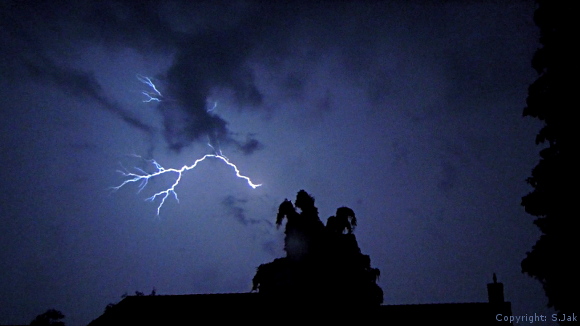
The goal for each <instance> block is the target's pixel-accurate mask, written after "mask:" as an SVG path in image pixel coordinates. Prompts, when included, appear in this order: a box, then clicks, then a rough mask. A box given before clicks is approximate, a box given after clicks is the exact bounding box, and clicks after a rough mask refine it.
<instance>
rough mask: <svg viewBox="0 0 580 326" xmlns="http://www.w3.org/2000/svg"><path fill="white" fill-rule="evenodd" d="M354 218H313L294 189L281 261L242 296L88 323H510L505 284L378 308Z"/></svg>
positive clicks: (148, 304)
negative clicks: (480, 293) (476, 296)
mask: <svg viewBox="0 0 580 326" xmlns="http://www.w3.org/2000/svg"><path fill="white" fill-rule="evenodd" d="M357 222H358V221H357V218H356V216H355V212H354V211H353V210H352V209H350V208H348V207H340V208H338V209H337V210H336V214H335V215H334V216H331V217H329V218H328V219H327V222H326V225H324V224H323V223H322V221H321V220H320V218H319V216H318V209H317V208H316V206H315V200H314V197H312V196H311V195H310V194H308V193H307V192H306V191H304V190H300V191H299V192H298V194H297V196H296V199H295V201H294V203H292V202H291V201H290V200H287V199H286V200H284V201H283V202H282V203H281V204H280V206H279V209H278V214H277V217H276V225H277V226H278V227H281V226H283V225H284V228H285V238H284V250H285V252H286V256H285V257H281V258H277V259H274V260H273V261H272V262H269V263H265V264H262V265H260V266H259V267H258V268H257V271H256V274H255V276H254V278H253V287H252V290H251V292H248V293H221V294H191V295H156V294H155V293H152V294H151V295H143V294H141V293H139V294H140V295H139V294H137V293H136V295H134V296H126V297H124V298H123V300H121V301H120V302H119V303H117V304H111V305H108V306H107V309H106V310H105V313H104V314H103V315H101V316H100V317H98V318H97V319H95V320H93V321H92V322H91V323H90V324H89V325H91V326H94V325H125V324H149V325H156V324H157V325H168V324H185V323H187V324H193V323H196V322H197V323H199V322H204V323H205V322H208V321H211V322H216V321H217V322H220V321H221V322H245V321H246V322H252V323H254V324H266V323H268V324H270V323H272V322H276V321H283V322H288V321H296V322H304V321H308V320H311V321H316V320H320V321H326V322H356V323H357V324H360V323H366V322H373V323H376V322H381V323H385V324H389V323H390V324H393V325H421V324H432V323H433V322H434V321H435V322H436V321H442V322H444V323H445V324H446V325H466V324H468V325H481V326H484V325H486V326H487V325H499V324H510V323H509V322H505V321H504V320H503V319H502V320H498V318H497V316H501V317H502V318H503V317H505V316H511V303H510V302H506V301H505V300H504V295H503V284H502V283H498V282H497V278H496V276H495V274H494V275H493V283H490V284H488V287H487V289H488V298H489V302H472V303H446V304H414V305H382V303H383V291H382V289H381V288H380V287H379V286H378V284H377V281H378V278H379V276H380V272H379V270H378V269H377V268H373V267H372V266H371V258H370V257H369V256H368V255H365V254H363V253H362V252H361V250H360V248H359V246H358V243H357V240H356V237H355V235H354V230H355V228H356V226H357Z"/></svg>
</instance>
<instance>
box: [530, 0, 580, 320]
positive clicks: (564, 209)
mask: <svg viewBox="0 0 580 326" xmlns="http://www.w3.org/2000/svg"><path fill="white" fill-rule="evenodd" d="M537 2H538V7H537V9H536V12H535V14H534V21H535V23H536V25H537V26H538V27H539V29H540V43H541V44H542V45H543V47H542V48H540V49H538V50H537V51H536V53H535V55H534V57H533V59H532V67H533V68H534V69H535V70H536V71H537V72H538V74H539V77H538V79H537V80H536V81H535V82H534V83H533V84H532V85H530V87H529V90H528V98H527V107H526V108H525V109H524V112H523V115H524V116H531V117H535V118H538V119H540V120H542V121H544V122H545V124H544V126H543V128H542V129H541V130H540V132H539V133H538V135H537V137H536V144H540V143H546V142H547V144H548V146H547V147H546V148H544V149H542V150H541V151H540V157H541V159H540V162H539V163H538V165H537V166H536V167H535V168H534V169H533V170H532V176H531V177H529V178H528V179H527V182H528V183H529V184H530V185H531V186H532V187H533V188H534V190H533V191H532V192H531V193H529V194H528V195H526V196H524V197H522V205H523V206H524V207H525V210H526V212H528V213H529V214H531V215H534V216H537V217H538V218H537V219H536V220H535V221H534V224H536V225H537V226H538V227H539V229H540V230H541V231H542V233H543V234H542V235H541V237H540V239H539V240H538V241H537V243H536V244H535V245H534V246H533V249H532V251H530V252H528V253H527V256H526V258H525V259H524V260H523V261H522V264H521V266H522V272H524V273H527V274H529V275H530V276H533V277H535V278H536V279H538V280H539V281H540V282H541V283H542V285H543V288H544V291H545V293H546V296H547V297H548V306H549V307H554V308H555V309H556V310H557V311H558V312H560V313H566V314H572V313H574V312H576V313H577V312H578V310H577V309H578V307H580V302H579V299H578V298H579V296H578V293H580V287H579V286H578V277H580V269H579V268H578V264H577V260H578V248H580V241H579V238H578V231H579V220H578V215H577V214H578V213H577V212H578V208H577V206H576V205H577V204H576V202H575V199H576V198H575V197H576V196H574V194H576V190H575V189H577V186H578V167H579V165H578V158H577V155H576V154H577V153H576V152H578V149H579V147H578V146H579V144H578V136H577V135H576V129H575V127H576V126H575V124H576V122H575V120H574V118H573V112H574V111H573V110H572V109H573V107H575V105H576V104H574V103H576V100H577V98H576V94H577V93H576V92H577V91H578V82H577V79H578V76H579V73H580V69H579V60H580V52H579V50H578V47H576V44H575V43H578V28H577V19H578V18H577V16H573V14H572V13H574V11H573V10H572V8H570V7H569V5H567V4H568V2H566V1H560V0H557V1H555V0H539V1H537ZM576 128H577V127H576ZM568 324H570V323H568Z"/></svg>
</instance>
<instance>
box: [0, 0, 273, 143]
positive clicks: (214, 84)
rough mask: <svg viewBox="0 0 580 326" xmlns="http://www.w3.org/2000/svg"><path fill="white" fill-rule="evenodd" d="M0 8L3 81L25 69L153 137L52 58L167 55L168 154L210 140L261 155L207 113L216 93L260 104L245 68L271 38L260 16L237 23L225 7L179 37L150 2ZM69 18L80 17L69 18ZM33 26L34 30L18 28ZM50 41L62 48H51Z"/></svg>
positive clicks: (91, 81)
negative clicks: (85, 53) (66, 54)
mask: <svg viewBox="0 0 580 326" xmlns="http://www.w3.org/2000/svg"><path fill="white" fill-rule="evenodd" d="M196 6H198V5H196V4H185V3H182V4H180V7H182V8H184V9H183V10H184V11H186V12H195V8H196ZM4 7H6V10H10V11H11V12H10V15H6V14H4V15H2V20H3V23H2V25H1V27H2V34H3V36H4V34H7V35H6V36H7V38H3V41H2V43H0V44H1V45H2V51H1V53H2V54H4V57H6V58H8V59H7V60H9V62H10V63H9V64H4V65H3V66H2V69H3V70H6V71H7V73H8V72H12V75H17V73H14V71H15V70H17V69H18V67H24V70H25V71H27V72H29V73H31V74H32V75H34V76H35V77H40V78H44V79H45V80H50V81H51V82H53V83H54V84H56V85H58V86H59V87H61V88H62V89H63V90H65V91H67V92H70V93H72V94H74V95H77V96H85V97H88V98H91V99H93V100H95V101H97V102H98V103H99V104H101V106H102V107H104V108H105V109H107V110H108V111H110V112H112V113H114V114H116V115H117V116H119V117H120V118H121V119H122V120H123V121H125V122H126V123H128V124H129V125H131V126H132V127H135V128H137V129H139V130H142V131H145V132H147V133H148V134H150V133H152V132H153V130H152V129H153V128H152V127H151V126H149V125H147V124H145V123H144V122H142V121H141V120H139V119H138V118H137V117H136V116H133V115H131V114H130V113H129V112H128V111H126V110H124V109H122V108H121V107H120V106H119V105H118V104H117V103H115V102H113V101H111V100H110V99H108V98H107V96H106V94H104V92H103V89H102V88H101V86H100V85H99V84H98V82H97V80H96V78H95V77H94V76H93V75H92V74H91V72H88V71H83V70H80V69H75V68H73V67H69V66H68V65H67V64H66V63H57V62H56V61H55V60H53V59H52V57H51V54H54V53H59V52H62V51H67V50H70V49H74V48H75V47H77V48H78V47H79V46H83V45H84V44H87V42H88V43H92V44H95V43H98V44H101V45H104V46H106V47H109V48H113V49H122V48H127V47H129V48H134V49H137V50H138V51H140V52H142V53H146V54H150V53H152V52H153V53H160V52H162V53H167V54H169V53H172V56H173V58H174V60H173V63H172V65H171V66H170V67H169V69H168V70H167V72H166V73H165V74H164V76H162V79H163V80H164V82H165V86H166V87H165V90H164V95H166V94H167V95H166V96H165V97H166V98H167V99H170V101H164V102H162V103H161V104H160V105H159V113H160V114H161V116H162V118H163V128H164V130H163V135H164V137H165V140H166V142H167V145H168V147H169V148H170V149H172V150H175V151H180V150H181V149H182V148H184V147H187V146H189V145H190V144H192V143H193V142H204V143H206V142H208V140H209V142H210V143H211V144H212V145H213V146H214V147H216V146H220V145H227V144H233V145H235V147H237V148H238V149H239V150H241V151H242V152H243V153H244V154H251V153H252V152H254V151H255V150H258V149H260V148H261V145H260V143H259V142H258V140H256V139H253V138H252V139H249V140H247V141H245V142H244V141H240V140H237V139H235V137H234V135H233V134H232V133H231V132H230V130H229V128H228V123H227V122H226V121H225V120H224V119H223V118H222V117H221V116H220V115H218V114H216V113H212V112H209V110H208V108H207V103H208V100H210V96H211V94H212V92H216V91H226V92H228V93H229V94H231V97H232V98H231V100H233V102H234V103H235V104H236V105H238V106H239V107H240V108H245V107H253V108H255V107H259V106H260V105H261V104H262V100H263V95H262V94H261V92H260V91H259V89H258V87H257V86H256V84H255V76H254V73H253V71H252V69H251V68H250V67H249V65H248V59H249V58H250V56H251V55H252V54H254V53H256V49H258V48H259V47H260V43H261V42H264V41H265V39H264V38H263V37H262V36H263V35H264V32H265V31H267V30H268V27H267V26H266V25H267V24H268V21H267V19H262V18H260V17H261V16H260V15H259V12H253V13H250V14H248V15H246V16H244V15H242V17H243V18H242V19H234V18H233V17H234V16H233V15H234V13H233V12H231V11H232V9H231V8H228V7H231V6H226V5H225V4H223V5H222V7H223V8H222V9H223V12H221V13H220V12H219V11H216V12H214V14H213V15H211V16H212V17H213V18H216V21H206V23H207V25H200V26H196V27H197V28H193V29H183V28H181V27H182V25H180V23H179V19H173V17H170V16H169V15H168V14H164V13H166V12H167V8H168V7H171V5H170V4H168V5H167V6H164V5H163V4H162V3H154V2H146V3H133V2H116V1H103V2H98V3H93V2H79V3H76V4H70V3H68V4H64V5H63V6H55V7H50V8H49V7H47V5H42V4H34V3H28V4H21V3H18V2H8V3H5V4H4ZM219 7H220V6H219V5H218V6H217V7H216V8H219ZM234 7H235V6H234ZM228 11H229V12H230V13H229V14H228ZM4 12H5V13H6V11H4ZM71 12H77V13H80V14H76V15H70V13H71ZM224 12H225V14H224ZM235 14H238V15H239V14H240V12H236V13H235ZM222 15H225V16H229V17H232V19H231V21H228V22H227V23H225V24H223V25H221V26H220V25H218V26H216V24H219V23H224V22H223V17H221V16H222ZM217 18H219V19H217ZM30 20H32V21H33V23H30V24H25V23H23V22H24V21H30ZM204 21H205V19H204ZM72 26H74V28H69V27H72ZM48 39H51V40H54V39H59V40H61V42H55V43H54V44H53V43H50V42H48V41H47V40H48ZM136 73H140V72H136Z"/></svg>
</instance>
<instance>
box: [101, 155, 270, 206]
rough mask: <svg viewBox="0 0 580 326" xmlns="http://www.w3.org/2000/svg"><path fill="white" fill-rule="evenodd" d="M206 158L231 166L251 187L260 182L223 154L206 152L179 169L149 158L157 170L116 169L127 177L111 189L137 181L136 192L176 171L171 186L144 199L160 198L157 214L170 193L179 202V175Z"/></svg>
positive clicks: (255, 186)
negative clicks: (156, 179) (152, 180)
mask: <svg viewBox="0 0 580 326" xmlns="http://www.w3.org/2000/svg"><path fill="white" fill-rule="evenodd" d="M208 158H217V159H219V160H221V161H222V162H224V163H226V164H227V165H229V166H231V167H232V168H233V169H234V171H235V172H236V177H238V178H240V179H244V180H246V182H247V183H248V185H249V186H250V187H252V188H253V189H256V188H258V187H260V186H261V184H255V183H253V182H252V180H251V179H250V178H249V177H247V176H245V175H242V174H241V173H240V170H239V169H238V167H237V166H236V165H235V164H234V163H232V162H230V161H229V160H228V159H227V158H226V157H225V156H223V155H219V154H206V155H204V156H203V157H202V158H200V159H197V160H195V162H193V164H192V165H184V166H183V167H181V168H180V169H174V168H171V169H166V168H164V167H163V166H161V164H159V163H157V161H155V160H149V162H150V163H151V164H152V165H153V166H155V168H156V169H157V171H155V172H153V173H147V172H145V171H143V170H142V169H139V168H135V170H137V171H138V172H137V173H134V172H129V171H127V170H125V171H121V170H119V171H118V172H119V173H121V174H122V175H123V176H124V177H127V178H129V179H127V180H125V181H123V183H121V184H120V185H118V186H116V187H113V188H112V189H113V190H115V191H116V190H119V189H121V188H122V187H123V186H124V185H126V184H128V183H132V182H137V183H139V191H138V193H139V192H141V191H142V190H143V189H144V188H145V187H146V186H147V183H148V182H149V179H151V178H154V177H156V176H159V175H162V174H166V173H176V174H177V178H176V179H175V182H174V183H173V184H172V185H171V187H169V188H167V189H165V190H163V191H160V192H157V193H155V194H154V195H153V196H151V197H149V198H147V199H145V200H147V201H150V202H153V201H155V199H157V197H160V198H161V202H160V203H159V206H157V215H159V213H160V211H161V207H162V206H163V204H164V203H165V200H166V199H167V197H169V196H170V195H173V196H174V197H175V200H177V202H179V198H178V197H177V192H175V187H177V185H178V184H179V182H180V181H181V177H182V175H183V173H184V172H185V171H189V170H191V169H194V168H195V167H196V166H197V165H198V164H199V163H200V162H202V161H204V160H206V159H208Z"/></svg>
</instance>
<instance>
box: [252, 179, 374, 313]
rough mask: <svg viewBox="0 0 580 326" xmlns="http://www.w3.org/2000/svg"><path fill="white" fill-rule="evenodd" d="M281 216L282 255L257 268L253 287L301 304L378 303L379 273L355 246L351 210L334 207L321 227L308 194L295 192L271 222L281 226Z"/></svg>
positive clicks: (354, 223) (278, 297)
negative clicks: (283, 229) (283, 253)
mask: <svg viewBox="0 0 580 326" xmlns="http://www.w3.org/2000/svg"><path fill="white" fill-rule="evenodd" d="M297 209H298V210H299V211H300V212H297ZM284 219H286V227H285V235H286V236H285V238H284V249H285V251H286V257H283V258H278V259H275V260H274V261H272V262H270V263H266V264H262V265H260V266H259V267H258V270H257V272H256V275H255V276H254V279H253V284H254V286H253V290H254V291H258V292H259V293H260V294H263V295H270V296H273V297H275V300H280V301H285V302H294V303H297V302H299V303H300V304H301V305H303V306H308V305H310V304H311V305H316V304H318V305H319V304H321V303H322V304H331V305H342V306H345V305H347V306H363V307H372V306H378V305H380V304H381V303H382V301H383V291H382V290H381V288H380V287H379V286H378V285H377V284H376V281H377V279H378V277H379V275H380V272H379V270H378V269H376V268H372V267H371V259H370V257H369V256H368V255H363V254H362V253H361V251H360V248H359V247H358V243H357V241H356V237H355V235H354V234H353V232H354V228H355V226H356V223H357V220H356V217H355V214H354V211H353V210H352V209H350V208H348V207H341V208H339V209H338V210H337V211H336V215H335V216H331V217H329V218H328V221H327V224H326V226H325V225H324V224H323V223H322V222H321V221H320V218H319V217H318V209H317V208H316V206H315V205H314V198H313V197H312V196H310V195H309V194H308V193H307V192H306V191H304V190H300V191H299V192H298V194H297V196H296V200H295V202H294V204H292V202H290V201H289V200H287V199H286V200H284V202H282V204H280V207H279V210H278V215H277V218H276V224H277V225H278V226H281V225H282V223H283V221H284Z"/></svg>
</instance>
